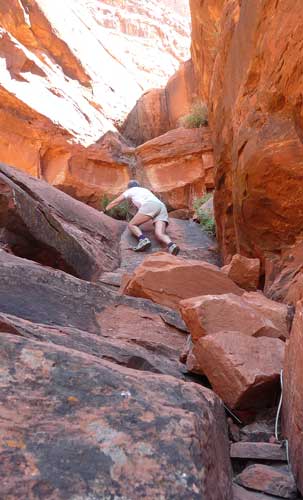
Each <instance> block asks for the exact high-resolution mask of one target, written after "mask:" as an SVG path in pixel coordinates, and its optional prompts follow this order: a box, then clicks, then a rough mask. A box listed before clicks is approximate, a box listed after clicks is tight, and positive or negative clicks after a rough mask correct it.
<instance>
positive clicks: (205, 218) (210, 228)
mask: <svg viewBox="0 0 303 500" xmlns="http://www.w3.org/2000/svg"><path fill="white" fill-rule="evenodd" d="M211 197H212V193H206V194H205V195H204V196H202V197H201V198H196V200H195V201H194V209H195V211H196V215H197V219H198V221H199V224H200V226H201V227H202V229H203V230H204V231H205V232H206V233H207V234H208V235H209V236H211V237H213V238H215V237H216V223H215V219H214V217H213V215H212V213H211V212H210V211H209V210H205V209H203V205H204V203H206V202H207V201H208V200H209V199H210V198H211Z"/></svg>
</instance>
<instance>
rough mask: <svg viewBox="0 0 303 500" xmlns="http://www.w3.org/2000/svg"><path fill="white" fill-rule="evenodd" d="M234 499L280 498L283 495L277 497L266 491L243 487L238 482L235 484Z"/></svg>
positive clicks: (268, 499) (261, 499) (270, 499)
mask: <svg viewBox="0 0 303 500" xmlns="http://www.w3.org/2000/svg"><path fill="white" fill-rule="evenodd" d="M233 495H234V496H233V500H279V499H281V497H276V496H274V497H273V496H272V495H267V494H266V493H265V494H264V495H263V493H257V492H255V491H252V490H247V489H246V488H242V486H239V485H238V484H235V485H234V486H233Z"/></svg>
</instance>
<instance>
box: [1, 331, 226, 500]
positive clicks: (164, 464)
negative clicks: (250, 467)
mask: <svg viewBox="0 0 303 500" xmlns="http://www.w3.org/2000/svg"><path fill="white" fill-rule="evenodd" d="M1 358H2V362H1V367H2V368H1V370H2V380H3V381H2V392H3V396H2V404H4V405H5V406H4V408H3V410H2V412H1V427H2V430H3V432H2V433H1V436H2V438H1V477H2V486H1V488H2V495H4V496H5V497H9V498H20V497H21V498H22V497H23V498H25V497H27V498H28V497H31V496H39V497H46V496H47V497H49V498H50V497H53V498H60V499H61V498H62V499H63V498H67V497H71V496H79V495H84V496H87V495H89V496H94V497H102V498H106V497H109V496H116V497H117V496H118V497H119V496H123V497H130V498H136V497H138V496H142V495H143V496H144V497H149V498H153V497H160V496H161V495H164V496H165V497H167V498H178V497H179V498H180V497H182V498H188V499H192V498H196V499H200V498H201V497H203V496H205V495H206V494H208V493H207V492H209V491H212V493H211V495H210V496H209V498H210V499H214V500H220V499H226V500H228V499H229V498H230V495H231V490H230V488H231V484H230V464H229V458H228V454H227V448H226V447H225V448H224V444H227V443H226V439H227V436H226V433H224V431H223V432H222V431H220V428H219V426H218V423H219V422H220V424H221V423H222V424H223V425H222V429H224V423H223V422H224V414H223V409H222V406H221V404H220V402H219V400H218V399H217V398H216V396H214V395H213V394H212V393H211V392H210V391H208V390H207V389H202V388H199V387H197V386H194V385H192V384H188V383H187V384H184V383H182V382H179V381H177V380H176V379H174V378H172V377H164V376H163V377H162V378H159V377H157V376H154V375H151V374H150V375H147V374H144V376H140V372H138V371H135V370H130V369H128V370H125V369H123V368H122V367H118V366H117V365H114V364H112V363H109V362H105V361H101V360H100V359H98V357H97V356H90V355H83V354H81V353H78V352H76V351H74V350H72V349H66V348H64V347H59V346H55V345H50V344H47V343H43V342H38V341H33V340H28V339H22V338H18V337H17V336H15V335H12V334H9V333H2V334H1ZM12 367H14V371H13V373H12ZM29 380H30V386H29ZM181 394H183V395H182V398H183V405H182V408H181V407H180V400H179V398H180V395H181ZM198 429H199V431H198ZM159 437H160V439H159ZM176 464H178V466H177V467H176ZM219 478H220V479H219ZM214 484H216V489H215V490H214V487H213V485H214Z"/></svg>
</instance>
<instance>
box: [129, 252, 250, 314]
mask: <svg viewBox="0 0 303 500" xmlns="http://www.w3.org/2000/svg"><path fill="white" fill-rule="evenodd" d="M122 292H123V293H125V294H127V295H132V296H135V297H143V298H146V299H151V300H152V301H153V302H156V303H158V304H163V305H166V306H168V307H172V308H173V309H177V308H178V305H179V302H180V300H182V299H187V298H190V297H195V296H197V295H202V294H203V295H209V294H214V293H216V294H220V293H221V294H223V293H229V292H230V293H235V294H236V295H241V294H242V293H243V291H242V290H241V288H239V287H237V285H235V284H234V283H233V282H232V281H231V280H230V279H229V278H228V277H227V276H226V275H225V274H224V273H222V272H221V271H220V270H219V268H217V267H216V266H213V265H212V264H208V263H206V262H202V261H194V260H184V259H182V258H179V257H174V256H172V255H169V254H167V253H156V254H153V255H151V256H148V257H146V258H145V260H144V261H143V262H142V264H141V265H140V266H139V267H138V268H136V269H135V272H134V274H133V276H132V278H131V279H130V280H129V281H128V283H126V285H125V286H124V289H123V290H122Z"/></svg>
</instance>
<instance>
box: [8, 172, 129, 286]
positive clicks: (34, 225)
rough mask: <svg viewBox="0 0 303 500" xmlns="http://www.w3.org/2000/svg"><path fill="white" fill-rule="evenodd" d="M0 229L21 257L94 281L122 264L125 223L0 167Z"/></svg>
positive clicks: (42, 184)
mask: <svg viewBox="0 0 303 500" xmlns="http://www.w3.org/2000/svg"><path fill="white" fill-rule="evenodd" d="M0 227H1V228H4V229H5V235H4V237H5V242H6V244H7V245H8V247H9V248H10V249H11V251H12V252H13V253H15V254H16V255H19V256H21V257H26V258H29V259H32V260H36V261H38V262H41V263H43V264H44V265H49V266H52V267H56V268H59V269H63V270H65V271H67V272H70V273H71V274H74V275H75V276H78V277H81V278H83V279H90V280H94V279H97V278H98V276H99V275H100V274H101V273H102V272H103V271H105V270H107V271H109V270H112V269H114V268H115V267H116V266H117V265H118V262H119V236H120V234H121V232H122V231H123V229H124V224H123V223H122V222H119V221H115V220H114V219H111V218H110V217H107V216H106V215H104V214H102V213H100V212H97V211H96V210H94V209H93V208H90V207H88V206H85V205H83V204H81V203H79V202H78V201H76V200H74V199H72V198H71V197H70V196H67V195H66V194H64V193H62V192H60V191H58V190H57V189H55V188H53V187H51V186H49V185H48V184H47V183H46V182H44V181H41V180H37V179H34V178H33V177H30V176H28V175H26V174H24V173H23V172H20V171H18V170H16V169H13V168H11V167H7V166H6V165H4V164H0Z"/></svg>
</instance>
